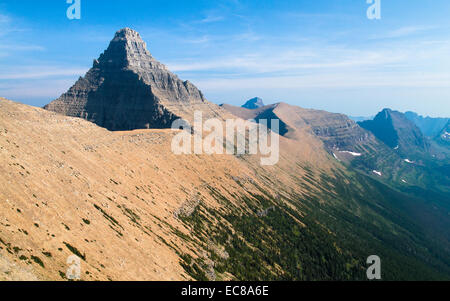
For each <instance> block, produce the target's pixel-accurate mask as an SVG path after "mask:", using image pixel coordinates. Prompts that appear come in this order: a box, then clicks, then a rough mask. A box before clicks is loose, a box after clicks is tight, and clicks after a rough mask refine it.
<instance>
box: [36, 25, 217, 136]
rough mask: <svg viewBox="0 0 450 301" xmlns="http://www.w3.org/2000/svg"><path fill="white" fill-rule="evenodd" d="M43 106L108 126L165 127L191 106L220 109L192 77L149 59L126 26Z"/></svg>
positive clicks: (187, 115) (187, 116)
mask: <svg viewBox="0 0 450 301" xmlns="http://www.w3.org/2000/svg"><path fill="white" fill-rule="evenodd" d="M44 108H45V109H47V110H49V111H54V112H57V113H60V114H64V115H67V116H73V117H80V118H84V119H86V120H88V121H91V122H94V123H96V124H97V125H99V126H101V127H104V128H107V129H109V130H134V129H146V128H169V127H170V126H171V124H172V122H173V121H174V120H175V119H178V118H180V117H181V118H185V119H187V120H191V119H192V115H193V111H194V110H202V111H203V112H204V114H205V115H208V116H214V117H217V116H220V115H221V114H222V112H221V109H220V108H219V107H218V106H216V105H214V104H212V103H209V102H208V101H207V100H206V99H205V97H204V96H203V94H202V92H201V91H200V90H199V89H197V88H196V87H195V86H194V85H193V84H192V83H190V82H189V81H182V80H180V79H179V78H178V77H177V76H176V75H175V74H173V73H171V72H170V71H169V70H168V69H167V68H166V66H164V65H163V64H161V63H160V62H158V61H157V60H155V59H154V58H153V57H152V55H151V54H150V52H149V51H148V50H147V47H146V44H145V42H144V41H143V40H142V39H141V37H140V35H139V33H137V32H136V31H134V30H132V29H129V28H125V29H122V30H119V31H118V32H117V33H116V34H115V36H114V39H113V40H112V41H111V43H110V44H109V47H108V49H107V50H106V51H105V52H104V53H103V54H102V55H100V57H99V59H97V60H94V64H93V67H92V68H91V69H90V70H89V71H88V72H87V74H86V75H85V76H84V77H83V78H80V79H79V80H78V81H77V82H76V83H75V85H74V86H72V87H71V88H70V89H69V91H68V92H66V93H64V94H63V95H62V96H61V97H60V98H58V99H56V100H55V101H53V102H51V103H50V104H48V105H46V106H45V107H44Z"/></svg>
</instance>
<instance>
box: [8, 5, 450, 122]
mask: <svg viewBox="0 0 450 301" xmlns="http://www.w3.org/2000/svg"><path fill="white" fill-rule="evenodd" d="M68 7H69V4H67V3H66V0H29V1H27V0H20V1H17V0H7V1H5V0H0V96H4V97H7V98H10V99H13V100H17V101H20V102H23V103H27V104H31V105H38V106H42V105H44V104H46V103H48V102H49V101H51V100H52V99H54V98H57V97H58V96H59V95H60V94H61V93H63V92H65V91H66V90H67V89H68V88H69V87H70V86H71V85H72V84H73V83H74V81H75V80H76V79H77V78H78V77H79V76H83V75H84V73H85V72H86V71H87V70H88V69H89V68H90V67H91V65H92V61H93V59H94V58H97V57H98V56H99V54H100V53H101V52H103V51H104V50H105V49H106V47H107V46H108V43H109V41H110V40H111V39H112V37H113V36H114V32H115V31H116V30H118V29H120V28H123V27H131V28H133V29H135V30H137V31H139V32H140V33H141V36H142V37H143V39H144V40H145V41H146V42H147V44H148V47H149V50H150V52H151V53H152V54H153V56H154V57H155V58H157V59H158V60H159V61H161V62H162V63H164V64H166V65H167V66H168V67H169V68H170V69H171V70H172V71H173V72H175V73H176V74H178V75H179V76H180V78H182V79H188V80H190V81H191V82H193V83H194V84H196V85H197V86H198V87H199V88H200V89H201V90H202V91H203V92H204V94H205V95H206V96H207V98H208V99H209V100H210V101H213V102H216V103H230V104H235V105H239V104H242V103H243V102H244V101H245V100H246V99H249V98H252V97H254V96H259V97H262V98H263V99H264V100H265V102H266V103H273V102H279V101H284V102H288V103H291V104H295V105H299V106H302V107H307V108H316V109H325V110H328V111H332V112H340V113H345V114H349V115H356V116H358V115H362V116H367V115H374V114H375V113H376V112H377V111H379V110H381V109H382V108H385V107H390V108H393V109H397V110H400V111H406V110H413V111H417V112H418V113H420V114H424V115H431V116H450V18H449V14H450V1H448V0H433V1H423V0H381V14H382V15H381V19H380V20H369V19H368V18H367V16H366V10H367V8H368V7H369V4H367V3H366V0H314V1H310V0H294V1H291V0H277V1H267V0H254V1H244V0H229V1H211V0H209V1H195V0H190V1H184V0H177V1H159V0H158V1H154V0H145V1H144V0H142V1H141V0H128V1H122V0H81V14H82V15H81V20H69V19H68V18H67V17H66V10H67V8H68Z"/></svg>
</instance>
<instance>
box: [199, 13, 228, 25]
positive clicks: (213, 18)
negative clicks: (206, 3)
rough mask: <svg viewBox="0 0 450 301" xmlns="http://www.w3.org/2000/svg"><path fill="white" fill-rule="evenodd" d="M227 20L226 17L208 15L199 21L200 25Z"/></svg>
mask: <svg viewBox="0 0 450 301" xmlns="http://www.w3.org/2000/svg"><path fill="white" fill-rule="evenodd" d="M223 20H225V17H224V16H218V15H208V16H206V17H205V18H203V19H201V20H199V21H198V23H203V24H205V23H214V22H220V21H223Z"/></svg>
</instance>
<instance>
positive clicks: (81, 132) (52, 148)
mask: <svg viewBox="0 0 450 301" xmlns="http://www.w3.org/2000/svg"><path fill="white" fill-rule="evenodd" d="M174 134H175V133H174V132H172V131H171V130H139V131H133V132H109V131H107V130H105V129H103V128H100V127H98V126H96V125H94V124H92V123H90V122H87V121H84V120H82V119H78V118H71V117H65V116H61V115H57V114H55V113H52V112H48V111H45V110H42V109H39V108H34V107H30V106H26V105H21V104H17V103H14V102H12V101H9V100H5V99H0V204H1V205H0V239H1V241H0V280H5V279H6V280H11V279H21V280H22V279H41V280H64V279H65V273H66V271H67V267H68V265H67V263H66V260H67V258H68V256H70V255H72V254H74V253H77V254H78V255H79V256H81V257H83V258H84V260H82V279H83V280H107V279H111V280H184V279H190V276H188V275H187V274H186V272H185V271H184V269H183V268H182V267H181V266H180V254H190V255H192V256H193V257H194V258H195V257H201V256H204V255H203V254H204V248H207V247H210V248H220V246H206V247H205V246H204V245H202V244H201V243H200V242H198V241H197V240H196V239H195V238H192V239H191V240H183V239H180V233H182V235H187V236H190V233H189V230H188V229H186V228H185V227H184V226H183V223H181V222H180V220H179V219H177V218H176V215H177V213H178V214H180V213H184V212H189V210H190V207H192V206H195V204H196V203H198V202H202V203H203V204H204V205H205V206H208V207H213V208H218V207H221V206H223V204H219V203H218V202H217V201H216V200H215V199H214V198H213V197H212V196H211V191H210V189H209V188H208V187H213V188H214V189H216V190H217V191H219V192H220V193H221V194H223V195H224V196H226V197H227V198H228V199H229V200H231V201H233V202H238V201H237V196H239V195H246V194H248V193H251V192H253V191H254V192H256V186H259V187H262V188H263V189H265V190H267V191H268V192H269V193H273V194H274V195H275V194H276V193H283V192H282V189H281V187H284V190H285V191H289V190H295V191H296V192H298V193H299V192H301V189H300V188H298V187H295V184H294V181H295V178H294V177H293V176H292V175H295V177H300V176H301V174H302V172H303V171H302V170H301V169H300V168H299V167H298V166H300V165H305V166H306V165H308V166H312V162H314V164H315V166H316V167H315V168H318V169H324V170H326V169H328V168H331V166H332V164H335V163H331V162H332V160H330V158H329V155H327V154H326V152H325V151H323V149H322V144H321V142H320V141H319V140H317V139H315V138H314V137H313V136H311V135H308V134H306V133H305V134H304V140H303V141H302V143H301V144H298V142H293V141H289V140H288V139H284V138H283V137H281V138H282V139H281V145H282V146H281V148H282V151H281V160H280V163H279V164H278V165H277V166H273V167H265V168H262V167H260V165H259V160H258V159H257V158H254V157H244V158H236V157H234V156H227V155H223V156H217V155H214V156H207V155H204V156H196V155H192V156H191V155H189V156H188V155H186V156H176V155H174V154H172V152H171V151H170V142H171V137H172V136H173V135H174ZM293 143H295V145H294V144H293ZM287 158H289V159H287ZM237 178H238V179H247V180H248V181H246V184H245V187H244V188H243V187H242V186H241V185H238V184H237V182H236V179H237ZM267 178H271V181H270V182H269V181H268V180H267ZM241 182H242V181H241ZM238 205H239V204H238ZM224 210H225V209H224ZM299 223H300V224H301V221H299ZM183 233H184V234H183ZM182 235H181V236H182ZM205 235H206V234H205ZM205 259H206V260H207V258H205ZM229 276H230V278H231V277H232V275H229ZM224 278H226V275H225V276H224Z"/></svg>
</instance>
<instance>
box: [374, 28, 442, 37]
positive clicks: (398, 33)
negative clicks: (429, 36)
mask: <svg viewBox="0 0 450 301" xmlns="http://www.w3.org/2000/svg"><path fill="white" fill-rule="evenodd" d="M433 29H437V27H436V26H404V27H401V28H398V29H395V30H391V31H388V32H386V33H385V34H382V33H381V34H378V35H374V36H372V37H371V38H372V39H395V38H402V37H408V36H412V35H415V34H419V33H423V32H426V31H429V30H433Z"/></svg>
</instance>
